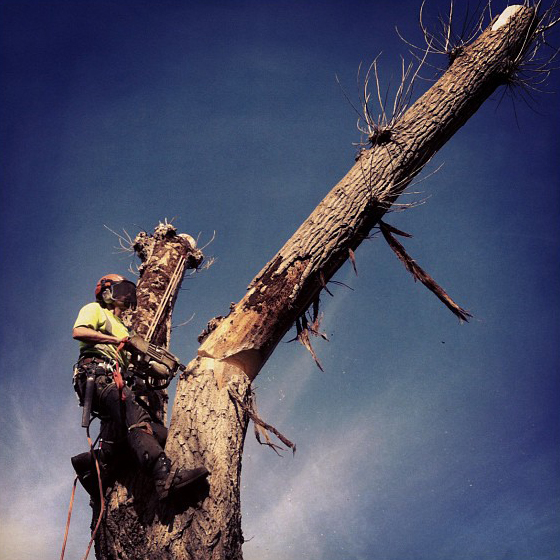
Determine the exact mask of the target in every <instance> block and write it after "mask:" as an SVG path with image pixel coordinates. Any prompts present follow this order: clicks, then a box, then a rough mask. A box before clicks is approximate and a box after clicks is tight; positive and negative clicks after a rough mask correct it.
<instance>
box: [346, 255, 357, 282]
mask: <svg viewBox="0 0 560 560" xmlns="http://www.w3.org/2000/svg"><path fill="white" fill-rule="evenodd" d="M348 257H349V258H350V262H351V263H352V268H353V269H354V272H355V274H356V276H358V269H357V268H356V256H355V255H354V251H352V249H348Z"/></svg>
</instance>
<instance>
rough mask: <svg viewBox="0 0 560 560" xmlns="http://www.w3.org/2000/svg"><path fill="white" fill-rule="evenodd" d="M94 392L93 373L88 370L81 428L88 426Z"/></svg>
mask: <svg viewBox="0 0 560 560" xmlns="http://www.w3.org/2000/svg"><path fill="white" fill-rule="evenodd" d="M94 393H95V373H94V372H92V371H89V372H88V374H87V377H86V389H85V391H84V405H83V406H84V410H83V411H82V428H87V427H88V426H89V419H90V416H91V405H92V403H93V395H94Z"/></svg>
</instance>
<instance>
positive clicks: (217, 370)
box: [98, 7, 535, 560]
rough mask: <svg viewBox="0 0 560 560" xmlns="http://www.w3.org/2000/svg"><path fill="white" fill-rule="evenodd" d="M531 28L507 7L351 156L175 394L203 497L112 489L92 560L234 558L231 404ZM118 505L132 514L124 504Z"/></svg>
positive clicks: (497, 80)
mask: <svg viewBox="0 0 560 560" xmlns="http://www.w3.org/2000/svg"><path fill="white" fill-rule="evenodd" d="M534 28H535V14H534V11H533V10H532V9H531V8H527V7H519V8H518V9H517V10H512V11H511V15H510V17H509V19H507V21H506V23H505V24H503V25H497V24H496V25H495V27H494V28H489V29H487V30H486V31H484V32H483V33H482V34H481V36H480V37H479V38H478V39H477V40H476V41H475V42H474V43H473V44H472V45H470V46H469V47H467V48H465V49H464V51H463V52H462V53H461V54H460V56H457V57H456V58H455V60H454V61H453V63H452V64H451V66H450V68H449V69H448V70H447V71H446V72H445V74H444V75H443V76H442V77H441V78H440V79H439V80H438V81H437V82H436V83H435V85H434V86H433V87H432V88H431V89H430V90H429V91H428V92H426V93H425V94H424V95H423V96H422V97H421V98H420V99H419V100H418V101H417V102H416V103H415V104H414V105H413V106H412V107H411V108H410V109H409V110H408V111H407V112H406V113H405V115H404V116H403V117H402V118H401V119H400V120H399V121H398V122H396V123H395V124H394V125H393V126H392V128H391V129H390V131H388V132H387V133H385V134H384V135H383V138H382V141H381V139H380V138H378V139H374V141H373V146H371V148H370V149H367V150H364V151H362V153H361V155H360V157H359V158H358V160H357V162H356V163H355V165H353V167H352V168H351V169H350V171H349V172H348V173H347V175H346V176H345V177H344V178H343V179H342V180H341V181H340V182H339V183H338V184H337V185H336V186H335V187H334V188H333V189H332V190H331V192H330V193H329V194H328V195H327V196H326V198H325V199H324V200H323V201H322V202H321V203H320V204H319V206H318V207H317V208H316V209H315V210H314V212H313V213H312V214H311V215H310V216H309V218H308V219H307V220H306V221H305V222H304V223H303V224H302V225H301V227H300V228H299V229H298V230H297V231H296V232H295V234H294V235H293V236H292V238H291V239H290V240H289V241H288V242H287V243H286V244H285V245H284V247H282V249H281V250H280V251H279V252H278V253H277V255H276V256H275V257H274V258H273V259H272V260H271V261H270V262H269V263H268V264H267V265H266V266H265V267H264V268H263V269H262V271H261V272H260V273H259V274H258V275H257V276H256V277H255V279H254V280H253V282H252V283H251V285H250V286H249V289H248V292H247V294H246V295H245V297H244V298H243V299H242V300H241V301H240V302H239V303H238V304H237V305H235V307H234V308H233V309H232V310H231V312H230V314H229V315H228V316H227V317H226V318H225V319H223V320H221V321H220V322H218V324H217V326H216V327H215V328H214V330H212V331H211V332H210V333H209V334H208V336H207V337H206V339H205V340H204V341H203V342H202V344H201V346H200V349H199V352H198V356H197V357H196V358H195V359H194V360H193V361H192V362H191V363H190V364H189V367H188V372H187V375H184V376H182V378H181V379H180V381H179V383H178V387H177V396H176V400H175V403H174V407H173V414H172V422H171V427H170V432H169V438H168V443H167V446H166V451H167V452H168V453H169V454H170V456H171V457H172V458H173V459H174V460H176V461H178V462H179V463H180V464H184V465H187V466H193V465H200V464H203V465H205V466H206V467H207V468H208V469H209V470H210V471H211V476H210V477H209V480H208V482H209V486H208V487H206V488H201V489H200V491H199V493H198V494H197V495H195V496H193V497H192V501H191V503H184V504H171V505H169V506H168V507H165V508H162V507H160V506H157V507H156V506H155V505H154V502H153V498H150V497H149V495H148V494H149V492H148V494H146V491H145V489H142V491H141V492H140V496H141V497H143V500H140V499H138V500H137V499H136V493H135V488H134V484H137V481H138V477H136V479H134V481H133V482H131V483H130V487H129V488H128V494H127V493H126V492H125V491H124V490H123V489H122V487H119V489H117V491H114V492H113V493H112V496H111V505H110V509H109V513H108V519H107V524H106V529H105V533H104V537H103V538H104V545H103V547H99V551H98V552H99V558H107V559H109V558H127V559H128V558H130V559H132V558H134V559H145V558H150V559H160V558H161V559H164V558H165V559H175V560H177V559H198V560H209V559H226V558H227V559H237V558H241V556H242V554H241V546H242V543H243V537H242V534H241V526H240V520H241V516H240V503H239V478H240V471H241V455H242V449H243V441H244V436H245V431H246V426H247V420H248V418H247V414H246V413H245V411H244V408H243V406H242V405H240V402H241V403H244V404H247V402H248V399H249V395H250V390H251V389H250V386H251V381H252V380H253V379H254V378H255V376H256V375H257V374H258V373H259V371H260V369H261V368H262V366H263V364H264V363H265V362H266V360H267V358H268V357H269V356H270V354H271V353H272V352H273V350H274V348H275V347H276V345H277V344H278V342H279V341H280V340H281V338H282V337H283V336H284V334H285V333H286V332H287V331H288V329H289V328H290V327H291V326H292V325H293V324H294V321H295V320H296V319H297V318H298V317H301V316H302V315H303V314H304V313H305V312H306V310H307V309H308V308H309V307H310V305H312V304H313V303H314V302H318V296H319V294H320V292H321V290H322V289H323V288H324V287H325V284H326V282H328V280H329V279H330V278H331V277H332V275H333V274H334V273H335V272H336V271H337V270H338V269H339V268H340V266H342V264H343V263H344V262H345V261H346V259H347V258H348V255H349V251H350V250H354V249H355V248H356V247H357V246H358V245H359V244H360V243H361V241H362V240H363V239H365V238H366V237H367V235H368V233H369V232H370V230H371V229H372V227H374V226H375V225H376V224H377V223H378V222H379V220H380V219H381V218H382V216H383V215H384V214H385V212H386V211H387V210H388V209H389V208H390V206H391V205H392V203H393V202H394V201H395V200H396V198H397V197H398V196H399V194H401V193H402V191H403V190H404V189H405V188H406V186H407V185H408V184H409V183H410V181H411V180H412V179H413V178H414V177H415V175H416V174H417V173H419V172H420V170H421V169H422V168H423V166H424V165H425V164H426V162H428V161H429V160H430V158H431V157H432V156H433V155H434V154H435V153H436V152H437V151H438V150H439V149H440V148H441V147H442V146H443V145H444V144H445V142H447V140H448V139H449V138H450V137H451V136H452V135H453V134H454V133H455V132H456V131H457V130H458V129H459V128H460V127H461V126H462V125H463V124H464V123H465V122H466V121H467V120H468V119H469V117H471V116H472V115H473V114H474V113H475V112H476V110H477V109H478V108H479V107H480V105H481V104H482V103H483V102H484V100H485V99H487V98H488V96H489V95H490V94H491V93H492V92H493V91H494V90H495V89H496V87H497V86H499V85H500V84H503V83H504V82H505V81H506V80H507V79H508V76H510V75H511V72H512V69H513V66H514V64H513V61H515V60H517V58H518V56H519V54H520V52H521V51H522V50H523V49H524V48H526V47H527V45H528V44H529V43H530V42H531V39H532V34H533V32H534ZM158 285H159V280H158ZM149 290H150V286H148V291H149ZM142 305H143V304H142ZM140 332H141V331H140ZM127 496H133V497H134V499H135V502H134V503H133V504H132V503H129V502H127V500H126V498H127ZM123 512H124V513H123Z"/></svg>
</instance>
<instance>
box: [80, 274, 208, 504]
mask: <svg viewBox="0 0 560 560" xmlns="http://www.w3.org/2000/svg"><path fill="white" fill-rule="evenodd" d="M95 299H96V301H95V302H93V303H89V304H88V305H86V306H84V307H83V308H82V309H81V310H80V313H79V314H78V318H77V319H76V322H75V324H74V330H73V337H74V338H75V339H76V340H78V341H80V357H79V359H78V362H77V364H76V369H75V373H74V387H75V389H76V392H77V393H78V396H79V398H80V403H81V405H82V406H83V407H84V418H83V421H82V425H83V426H84V427H85V428H89V422H90V417H89V416H90V411H91V410H92V409H93V410H94V411H95V412H96V414H97V415H98V416H99V417H100V418H101V419H102V423H101V430H100V440H101V442H102V443H101V446H100V448H99V450H98V451H97V452H96V453H93V452H88V453H84V454H82V455H78V456H76V457H73V458H72V462H73V465H74V468H75V469H76V472H77V474H78V476H79V478H80V481H81V482H82V485H83V486H84V488H85V489H86V490H87V491H88V493H89V494H90V495H92V496H93V497H95V498H96V499H99V498H100V496H99V490H98V485H100V486H105V484H106V482H107V481H108V479H109V477H110V473H111V470H113V469H114V466H115V462H116V461H117V459H118V456H119V455H121V456H122V455H123V454H124V449H123V446H124V445H125V442H126V444H128V449H129V450H130V451H132V452H133V454H134V456H135V458H136V461H137V463H138V464H139V465H140V466H141V468H142V469H143V470H144V471H145V472H146V473H147V474H148V475H149V476H150V478H151V479H152V480H153V481H154V484H155V491H156V493H157V495H158V497H159V499H160V500H164V499H166V498H167V497H168V495H169V494H174V493H177V492H179V491H182V490H185V488H186V487H187V486H189V485H190V484H192V483H194V482H195V481H196V480H198V479H199V478H201V477H203V476H206V475H208V471H207V470H206V469H205V468H204V467H196V468H190V469H186V468H184V467H182V466H175V467H174V468H173V469H172V468H171V461H170V459H169V458H168V457H167V455H166V454H165V452H164V451H163V446H164V445H165V440H166V437H167V430H166V429H165V427H164V426H163V425H161V424H160V423H158V422H154V421H153V419H152V418H151V417H150V415H149V414H148V412H147V410H146V408H145V407H143V406H141V403H140V401H138V400H137V399H136V396H135V394H134V392H133V391H132V390H131V389H130V388H129V386H128V385H127V384H126V383H125V380H127V381H128V380H130V381H131V382H132V381H133V377H132V375H130V376H129V375H127V368H128V366H129V362H130V352H132V353H133V354H135V353H136V352H137V348H136V347H135V345H134V344H133V341H134V338H133V339H132V341H131V339H130V332H129V331H128V329H127V328H126V326H125V325H124V323H123V322H122V319H121V315H122V313H123V312H124V311H125V310H126V309H135V308H136V286H135V285H134V284H133V283H132V282H130V281H128V280H126V278H124V277H123V276H121V275H119V274H107V275H105V276H103V277H102V278H101V279H100V280H99V281H98V282H97V285H96V286H95ZM154 367H155V366H154ZM96 462H97V466H96ZM98 469H99V475H98V472H97V470H98ZM98 478H99V480H98Z"/></svg>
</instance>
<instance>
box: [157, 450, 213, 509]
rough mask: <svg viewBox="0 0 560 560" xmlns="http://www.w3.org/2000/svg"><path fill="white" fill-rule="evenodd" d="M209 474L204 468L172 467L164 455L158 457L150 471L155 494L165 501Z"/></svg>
mask: <svg viewBox="0 0 560 560" xmlns="http://www.w3.org/2000/svg"><path fill="white" fill-rule="evenodd" d="M209 474H210V473H209V471H208V469H206V468H205V467H197V468H195V469H185V468H183V467H174V466H172V465H171V460H170V459H169V457H167V455H165V454H164V453H162V454H161V455H160V456H159V457H158V459H157V461H156V464H155V465H154V468H153V470H152V477H153V479H154V483H155V486H156V493H157V495H158V497H159V499H160V500H165V499H166V498H167V497H168V496H169V495H170V494H177V493H178V492H179V491H181V490H184V489H186V488H187V487H188V486H189V485H190V484H192V483H193V482H195V481H197V480H199V479H201V478H202V477H204V476H208V475H209Z"/></svg>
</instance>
